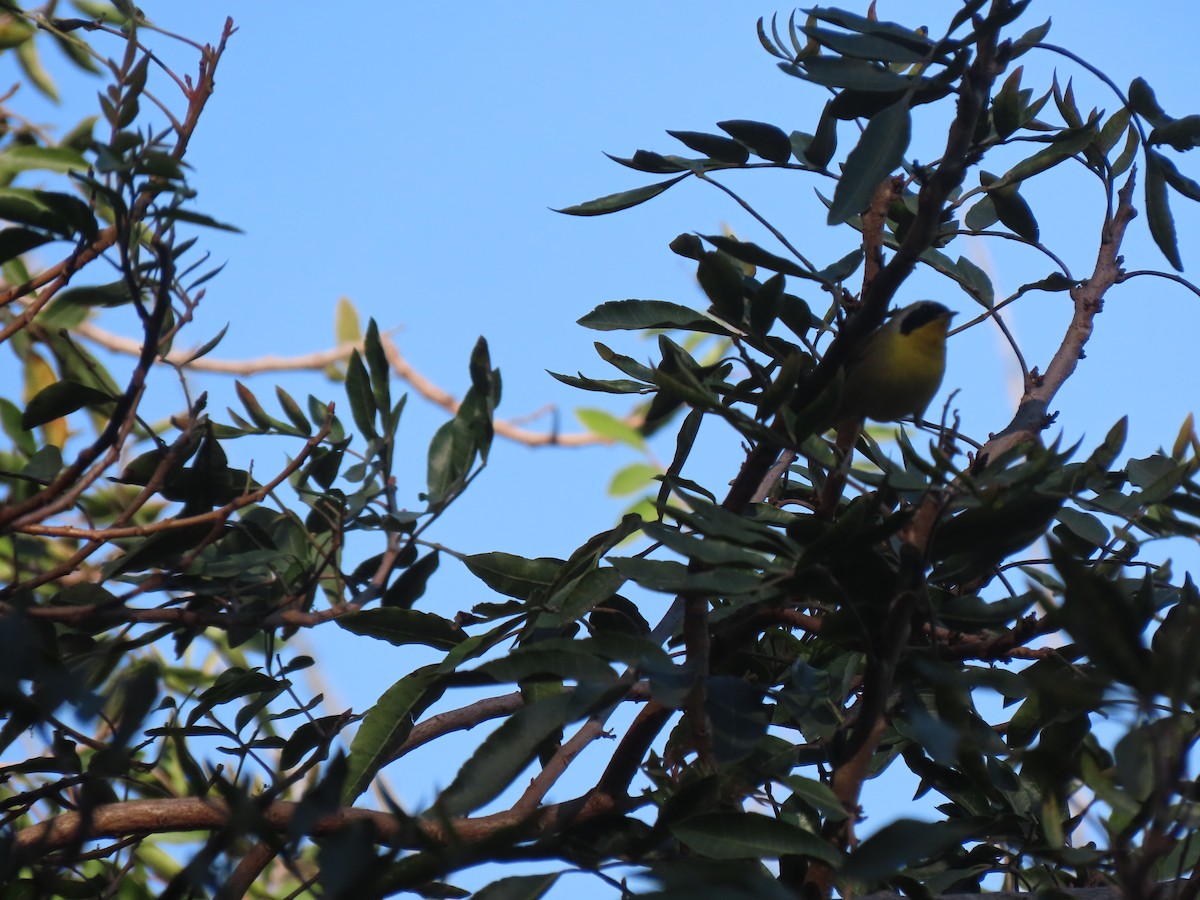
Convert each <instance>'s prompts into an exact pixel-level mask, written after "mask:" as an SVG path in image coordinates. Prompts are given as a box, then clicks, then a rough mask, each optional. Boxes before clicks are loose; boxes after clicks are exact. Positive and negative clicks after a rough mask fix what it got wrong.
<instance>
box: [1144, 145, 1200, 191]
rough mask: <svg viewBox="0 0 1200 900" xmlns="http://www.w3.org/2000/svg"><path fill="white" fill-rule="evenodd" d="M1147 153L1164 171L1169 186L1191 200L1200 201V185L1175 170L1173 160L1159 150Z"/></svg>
mask: <svg viewBox="0 0 1200 900" xmlns="http://www.w3.org/2000/svg"><path fill="white" fill-rule="evenodd" d="M1146 152H1147V154H1152V155H1153V156H1154V162H1155V164H1157V165H1158V166H1159V167H1160V168H1161V169H1162V175H1163V178H1165V179H1166V180H1167V184H1169V185H1170V186H1171V187H1173V188H1174V189H1175V190H1177V191H1179V193H1181V194H1183V196H1185V197H1187V198H1188V199H1189V200H1200V184H1197V183H1196V182H1195V181H1193V180H1192V179H1191V178H1188V177H1187V176H1186V175H1184V174H1182V173H1181V172H1180V171H1179V170H1178V169H1177V168H1175V163H1173V162H1171V160H1169V159H1167V157H1165V156H1163V155H1162V154H1161V153H1159V152H1158V151H1157V150H1147V151H1146Z"/></svg>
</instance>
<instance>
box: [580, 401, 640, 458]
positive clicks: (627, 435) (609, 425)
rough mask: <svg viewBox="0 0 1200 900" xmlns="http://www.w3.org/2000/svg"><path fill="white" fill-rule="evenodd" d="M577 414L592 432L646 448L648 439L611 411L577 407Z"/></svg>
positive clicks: (619, 441) (631, 445) (636, 447)
mask: <svg viewBox="0 0 1200 900" xmlns="http://www.w3.org/2000/svg"><path fill="white" fill-rule="evenodd" d="M575 416H576V417H577V418H578V419H579V421H580V422H581V423H582V424H583V427H584V428H586V429H587V430H588V431H590V432H591V433H592V434H595V435H598V436H599V437H602V438H606V439H608V440H610V441H615V442H617V443H621V444H628V445H629V446H630V447H633V448H634V449H637V450H644V449H645V448H646V439H645V438H644V437H642V435H641V433H640V432H639V431H638V430H637V429H636V428H634V427H633V426H632V425H629V424H628V423H626V422H622V421H621V420H620V419H618V418H617V417H616V416H614V415H613V414H612V413H610V412H605V411H604V410H602V409H577V410H575Z"/></svg>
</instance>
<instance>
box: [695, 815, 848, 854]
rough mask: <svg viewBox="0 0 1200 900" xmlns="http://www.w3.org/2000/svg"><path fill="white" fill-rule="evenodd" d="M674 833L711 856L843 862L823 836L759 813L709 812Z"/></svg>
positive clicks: (698, 852)
mask: <svg viewBox="0 0 1200 900" xmlns="http://www.w3.org/2000/svg"><path fill="white" fill-rule="evenodd" d="M671 834H673V835H674V836H675V837H676V838H677V839H678V840H679V841H680V842H682V843H683V844H685V845H686V846H687V847H688V848H689V849H691V850H692V851H694V852H695V853H697V854H699V855H700V856H702V857H707V858H709V859H778V858H779V857H781V856H805V857H808V858H810V859H816V860H820V861H821V862H824V863H827V864H828V865H831V866H836V865H837V864H838V863H839V862H840V861H841V858H840V854H839V853H838V852H837V850H835V849H834V848H833V847H832V846H830V845H829V843H828V842H827V841H825V840H824V839H823V838H822V837H821V836H820V835H817V834H813V833H812V832H811V831H805V830H803V829H801V828H797V827H796V826H795V825H789V824H788V823H787V822H784V821H782V820H780V819H775V818H771V817H770V816H764V815H759V814H758V813H707V814H705V815H701V816H695V817H693V818H690V819H685V820H684V821H682V822H679V823H677V824H675V825H672V826H671Z"/></svg>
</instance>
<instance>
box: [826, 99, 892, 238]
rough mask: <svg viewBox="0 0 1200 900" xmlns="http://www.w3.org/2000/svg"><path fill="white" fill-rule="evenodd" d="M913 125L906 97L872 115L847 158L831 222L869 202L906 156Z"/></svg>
mask: <svg viewBox="0 0 1200 900" xmlns="http://www.w3.org/2000/svg"><path fill="white" fill-rule="evenodd" d="M910 129H911V116H910V113H909V110H908V105H907V103H905V102H904V101H903V100H901V101H900V102H899V103H894V104H892V105H891V106H889V107H888V108H887V109H885V110H883V111H882V112H880V113H879V114H878V115H876V116H874V117H872V119H871V121H869V122H868V123H867V127H866V128H865V129H864V130H863V133H862V137H861V138H859V141H858V144H857V145H856V146H855V147H854V149H853V150H851V151H850V155H849V156H848V157H847V158H846V166H845V168H844V169H843V171H842V177H841V179H840V180H839V181H838V184H837V188H836V190H834V192H833V203H832V205H831V206H830V207H829V216H828V221H829V224H830V225H840V224H841V223H842V222H845V221H846V220H847V219H849V218H850V217H851V216H855V215H858V214H859V213H861V212H862V211H863V210H864V209H866V208H867V206H869V205H870V203H871V197H872V196H873V195H874V193H875V191H876V190H877V189H878V187H879V185H880V183H881V182H882V181H883V179H884V178H886V177H887V176H888V175H890V174H891V173H892V172H893V171H895V169H896V168H897V167H898V166H899V165H900V163H901V161H902V160H903V159H904V151H905V150H907V149H908V141H909V132H910Z"/></svg>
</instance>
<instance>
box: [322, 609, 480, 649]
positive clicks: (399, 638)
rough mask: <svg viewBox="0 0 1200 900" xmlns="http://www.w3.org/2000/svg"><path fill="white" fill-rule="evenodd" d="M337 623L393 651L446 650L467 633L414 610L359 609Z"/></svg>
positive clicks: (448, 623)
mask: <svg viewBox="0 0 1200 900" xmlns="http://www.w3.org/2000/svg"><path fill="white" fill-rule="evenodd" d="M337 623H338V625H339V626H340V627H341V628H344V629H345V630H346V631H349V632H351V633H352V634H360V635H363V636H364V637H372V638H378V639H379V640H382V641H387V642H388V643H389V644H391V645H392V646H394V647H402V646H404V645H405V644H424V645H425V646H427V647H436V648H438V649H440V650H449V649H451V648H452V647H456V646H458V645H459V644H460V643H462V642H463V641H464V640H465V639H466V637H467V635H466V633H465V632H464V631H463V630H462V629H461V628H459V627H458V626H457V625H455V624H454V623H453V622H451V621H450V620H449V619H443V618H442V617H441V616H435V615H434V614H433V613H426V612H418V611H417V610H415V609H399V608H396V607H384V608H381V609H361V610H359V611H358V612H352V613H348V614H346V615H344V616H339V617H338V618H337Z"/></svg>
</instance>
